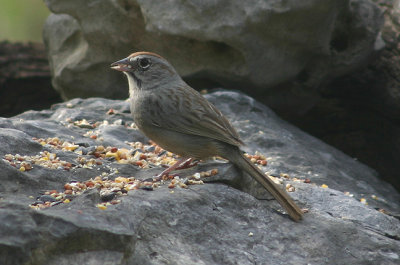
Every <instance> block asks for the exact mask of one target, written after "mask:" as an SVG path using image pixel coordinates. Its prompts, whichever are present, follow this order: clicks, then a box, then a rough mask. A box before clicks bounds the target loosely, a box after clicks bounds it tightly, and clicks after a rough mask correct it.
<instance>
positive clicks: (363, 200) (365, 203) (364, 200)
mask: <svg viewBox="0 0 400 265" xmlns="http://www.w3.org/2000/svg"><path fill="white" fill-rule="evenodd" d="M360 202H361V203H362V204H364V205H368V202H367V200H366V199H365V198H361V199H360Z"/></svg>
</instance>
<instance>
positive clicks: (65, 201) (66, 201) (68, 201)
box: [63, 199, 71, 203]
mask: <svg viewBox="0 0 400 265" xmlns="http://www.w3.org/2000/svg"><path fill="white" fill-rule="evenodd" d="M63 202H64V203H70V202H71V201H70V200H69V199H65V200H64V201H63Z"/></svg>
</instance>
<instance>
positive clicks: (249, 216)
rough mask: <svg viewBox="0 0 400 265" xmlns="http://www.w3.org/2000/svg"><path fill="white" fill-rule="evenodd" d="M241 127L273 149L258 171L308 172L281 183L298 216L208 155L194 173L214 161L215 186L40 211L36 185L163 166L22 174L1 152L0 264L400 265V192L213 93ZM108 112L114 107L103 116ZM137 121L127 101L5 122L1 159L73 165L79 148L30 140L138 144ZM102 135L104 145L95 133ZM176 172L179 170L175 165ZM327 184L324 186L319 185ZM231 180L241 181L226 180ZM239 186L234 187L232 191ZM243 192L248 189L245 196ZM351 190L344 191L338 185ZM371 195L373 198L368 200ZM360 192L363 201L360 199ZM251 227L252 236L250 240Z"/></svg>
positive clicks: (253, 107)
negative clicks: (46, 156) (42, 156)
mask: <svg viewBox="0 0 400 265" xmlns="http://www.w3.org/2000/svg"><path fill="white" fill-rule="evenodd" d="M208 98H209V99H210V100H211V101H213V102H214V103H215V104H216V105H217V106H218V107H219V108H220V109H221V111H222V112H224V113H225V114H226V115H228V116H229V118H230V119H231V120H232V121H233V124H234V126H235V127H236V128H237V129H238V130H239V132H240V134H241V136H242V138H243V140H244V142H246V143H247V144H248V145H247V149H248V150H249V151H250V152H252V153H254V152H255V151H256V150H258V151H260V152H261V153H263V154H265V155H266V156H267V157H268V166H267V168H265V170H268V171H269V172H271V173H273V174H280V173H287V174H289V175H290V177H291V178H293V177H297V178H301V179H304V178H309V179H310V180H311V184H307V183H301V182H296V181H294V180H293V179H288V180H287V181H286V183H290V184H292V185H293V186H294V187H295V188H296V191H295V192H292V193H290V194H291V196H292V197H293V198H294V199H295V200H296V201H298V202H299V204H300V205H301V206H302V207H304V208H308V209H309V212H308V213H307V214H305V219H304V220H303V221H302V222H300V223H294V222H292V221H290V220H289V219H288V218H287V216H284V215H282V214H280V213H279V212H278V211H276V210H277V209H279V205H278V204H277V203H276V202H275V201H273V200H258V199H256V198H255V197H253V196H252V195H250V194H258V193H259V189H258V188H259V187H258V185H257V184H255V183H253V181H252V180H251V179H249V178H248V177H245V176H242V175H241V174H240V172H237V171H236V170H235V169H234V168H233V167H232V166H231V165H230V164H229V163H219V162H213V161H211V162H209V163H204V164H201V165H199V166H198V168H195V169H192V170H195V171H198V170H203V169H210V168H214V167H218V168H219V174H217V175H216V176H214V177H212V178H211V179H210V181H211V183H206V184H204V185H194V186H189V189H180V188H175V189H174V191H175V192H174V193H170V189H168V188H167V186H165V185H161V186H160V187H159V188H157V189H155V190H154V191H144V190H136V191H129V192H128V195H127V196H122V197H121V200H122V202H121V203H120V204H117V205H114V206H110V207H108V209H107V210H104V211H102V210H100V209H98V208H97V207H96V206H95V205H96V203H98V201H99V195H98V192H97V191H96V190H91V191H88V192H85V193H84V194H82V195H80V196H78V197H77V198H75V199H74V200H72V202H71V203H68V204H60V205H56V206H53V207H51V208H48V209H46V210H33V209H30V207H29V206H28V205H29V204H30V203H32V202H33V201H34V199H32V198H29V197H28V196H33V197H36V196H38V195H40V193H41V192H42V191H43V190H49V189H57V190H62V189H63V187H64V184H65V183H66V182H69V181H71V180H78V181H82V180H87V179H88V178H90V177H94V176H97V175H99V174H101V172H107V173H108V174H109V173H110V172H113V171H112V170H111V168H117V169H118V171H119V173H118V174H114V175H113V174H111V175H110V177H116V176H118V175H122V176H135V177H137V178H148V177H150V176H152V175H153V174H155V173H156V172H159V170H160V168H153V169H149V170H140V169H138V168H137V167H136V166H134V165H126V164H118V163H116V162H113V161H112V160H104V161H103V165H101V166H95V168H93V169H89V168H87V169H85V168H74V169H72V170H70V171H66V170H62V169H61V170H59V169H55V170H51V169H47V168H43V167H40V166H34V167H33V169H32V170H30V171H25V172H21V171H19V170H18V169H16V168H14V167H12V166H10V165H9V163H8V162H6V161H5V160H4V159H0V263H1V264H13V265H14V264H163V263H168V264H398V263H399V259H400V257H399V252H400V241H399V238H400V221H399V219H398V217H397V218H396V217H393V216H391V215H390V214H383V213H381V212H379V211H377V210H376V209H384V210H386V211H387V212H388V213H391V214H392V215H397V216H399V212H400V205H399V201H400V195H399V194H398V193H397V192H396V191H395V190H394V189H393V188H392V187H391V186H390V185H388V184H386V183H384V182H382V181H380V180H378V178H377V175H376V173H375V172H374V171H373V170H371V169H370V168H368V167H366V166H364V165H362V164H361V163H359V162H357V161H354V160H353V159H352V158H350V157H348V156H346V155H344V154H343V153H341V152H340V151H337V150H336V149H334V148H332V147H330V146H328V145H326V144H324V143H322V142H321V141H319V140H317V139H315V138H313V137H311V136H308V135H306V134H305V133H303V132H301V131H300V130H298V129H296V128H294V127H293V126H291V125H289V124H287V123H286V122H284V121H282V120H280V119H279V118H278V117H276V116H275V114H274V113H273V112H272V111H270V110H269V109H267V108H266V107H264V106H262V105H260V104H259V103H257V102H255V101H254V100H253V99H251V98H249V97H245V96H243V95H241V94H237V93H233V92H223V91H221V92H215V93H212V94H210V95H208ZM109 108H113V109H114V110H115V111H116V114H114V115H108V114H106V112H107V110H108V109H109ZM67 118H70V119H72V120H81V119H87V120H89V121H92V122H94V121H103V120H108V121H109V125H105V124H104V125H102V126H99V127H97V128H96V129H94V130H95V131H97V132H98V134H99V137H98V138H97V140H95V139H91V138H88V137H84V136H83V134H85V133H86V132H87V131H88V130H89V129H85V128H78V127H75V126H65V124H68V123H66V122H65V120H66V119H67ZM120 120H122V123H124V122H125V123H130V122H132V120H131V118H130V115H129V106H128V103H127V102H125V101H112V100H105V99H99V98H92V99H87V100H81V99H75V100H72V101H70V102H67V103H64V104H59V105H56V106H54V107H53V108H52V109H51V110H44V111H40V112H34V111H31V112H26V113H23V114H21V115H19V116H17V117H14V118H10V119H4V118H2V119H0V128H1V129H0V156H1V157H2V158H3V157H4V155H5V154H8V153H11V154H16V153H19V154H21V155H35V154H38V153H39V152H40V151H44V150H49V151H52V152H55V153H56V154H57V156H58V157H60V158H61V159H63V160H66V161H69V162H71V163H73V164H77V162H76V159H77V157H78V155H77V154H76V153H74V152H68V151H61V150H53V149H52V148H51V147H50V146H47V145H45V146H42V145H40V144H38V143H37V142H36V141H33V140H32V137H41V138H47V137H55V136H57V137H59V138H60V139H64V140H69V141H74V142H76V143H81V144H82V145H83V146H87V147H88V148H90V147H92V146H95V145H100V144H101V145H105V146H107V145H112V146H116V147H119V148H121V147H125V148H129V146H127V144H126V142H125V141H145V139H144V137H143V136H141V134H140V133H139V132H137V131H136V130H133V129H128V128H126V127H125V126H122V125H118V124H121V121H120ZM101 137H103V138H104V139H103V141H101V140H100V139H101ZM180 174H186V172H181V173H180ZM321 184H327V185H328V186H329V188H322V187H321V186H320V185H321ZM233 187H236V188H233ZM237 188H239V189H237ZM243 191H246V192H243ZM346 191H347V192H350V193H352V194H354V197H350V196H347V195H345V194H344V192H346ZM372 195H375V196H377V199H372V198H371V196H372ZM361 198H366V199H367V202H368V205H365V204H363V203H360V201H359V200H360V199H361ZM249 233H253V235H252V236H249Z"/></svg>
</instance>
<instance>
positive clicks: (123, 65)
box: [110, 58, 132, 72]
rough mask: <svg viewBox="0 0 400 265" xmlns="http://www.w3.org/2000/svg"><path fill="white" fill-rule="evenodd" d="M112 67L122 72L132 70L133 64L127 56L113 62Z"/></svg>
mask: <svg viewBox="0 0 400 265" xmlns="http://www.w3.org/2000/svg"><path fill="white" fill-rule="evenodd" d="M110 67H111V68H112V69H114V70H117V71H121V72H128V71H132V66H131V64H130V62H129V58H125V59H122V60H119V61H116V62H115V63H112V64H111V66H110Z"/></svg>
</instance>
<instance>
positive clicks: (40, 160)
mask: <svg viewBox="0 0 400 265" xmlns="http://www.w3.org/2000/svg"><path fill="white" fill-rule="evenodd" d="M4 161H7V162H8V163H9V164H10V165H11V166H13V167H16V168H17V169H19V170H20V171H22V172H24V171H29V170H31V169H32V168H33V165H38V166H42V167H45V168H49V169H64V170H70V169H71V168H72V164H71V163H69V162H67V161H63V160H60V159H59V158H58V157H57V156H56V154H54V153H50V152H48V151H43V152H40V153H39V155H35V156H22V155H19V154H16V155H12V154H6V155H5V156H4Z"/></svg>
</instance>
